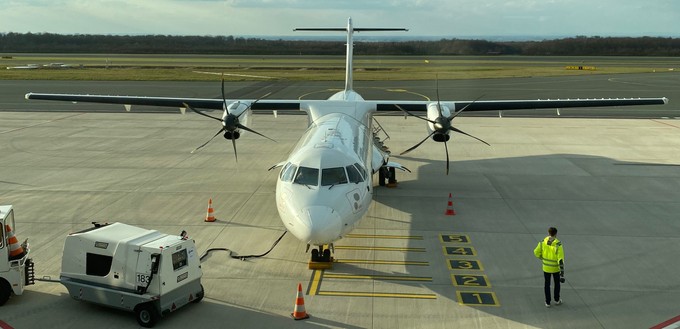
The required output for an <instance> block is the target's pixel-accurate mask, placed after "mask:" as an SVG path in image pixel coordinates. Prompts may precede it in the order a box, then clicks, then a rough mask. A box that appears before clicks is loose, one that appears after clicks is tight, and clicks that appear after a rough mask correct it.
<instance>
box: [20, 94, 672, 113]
mask: <svg viewBox="0 0 680 329" xmlns="http://www.w3.org/2000/svg"><path fill="white" fill-rule="evenodd" d="M25 97H26V99H29V100H50V101H65V102H87V103H104V104H123V105H126V109H128V110H129V106H131V105H147V106H163V107H177V108H184V105H183V104H184V103H186V104H188V105H189V106H192V107H195V108H203V109H214V110H221V109H222V107H223V101H222V100H221V99H213V98H178V97H146V96H108V95H80V94H46V93H27V94H26V96H25ZM234 101H237V100H230V99H227V100H226V102H227V104H229V103H231V102H234ZM239 101H243V102H253V101H254V100H239ZM316 102H324V101H322V100H313V101H304V100H268V99H263V100H259V101H258V102H257V103H255V104H253V106H252V109H253V110H299V109H301V107H303V106H305V105H304V104H307V103H316ZM366 102H367V103H370V104H373V105H374V106H375V109H376V110H377V111H398V108H397V107H396V106H395V105H399V106H401V107H402V108H403V109H406V110H407V111H425V110H426V109H427V104H430V103H433V101H393V100H391V101H390V100H380V101H366ZM667 103H668V98H665V97H656V98H598V99H592V98H588V99H537V100H489V101H459V102H458V101H457V102H453V101H441V104H442V105H444V106H448V107H449V108H450V109H452V110H453V109H455V111H460V110H461V109H463V108H465V112H474V111H503V110H520V109H521V110H526V109H554V108H568V107H609V106H631V105H663V104H667Z"/></svg>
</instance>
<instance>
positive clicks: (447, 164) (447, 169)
mask: <svg viewBox="0 0 680 329" xmlns="http://www.w3.org/2000/svg"><path fill="white" fill-rule="evenodd" d="M446 144H448V142H444V150H445V151H446V174H447V175H448V174H449V147H448V146H447V145H446Z"/></svg>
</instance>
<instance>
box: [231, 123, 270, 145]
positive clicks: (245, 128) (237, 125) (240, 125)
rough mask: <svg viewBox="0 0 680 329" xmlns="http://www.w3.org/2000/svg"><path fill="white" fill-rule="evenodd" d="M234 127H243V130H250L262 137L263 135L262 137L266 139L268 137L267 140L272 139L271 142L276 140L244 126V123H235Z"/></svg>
mask: <svg viewBox="0 0 680 329" xmlns="http://www.w3.org/2000/svg"><path fill="white" fill-rule="evenodd" d="M236 127H237V128H241V129H243V130H245V131H250V132H251V133H253V134H257V135H260V136H262V137H264V138H266V139H268V140H270V141H272V142H276V141H275V140H273V139H271V138H269V137H267V136H265V135H262V134H260V133H258V132H257V131H255V130H252V129H250V128H248V127H246V126H244V125H242V124H240V123H239V124H236Z"/></svg>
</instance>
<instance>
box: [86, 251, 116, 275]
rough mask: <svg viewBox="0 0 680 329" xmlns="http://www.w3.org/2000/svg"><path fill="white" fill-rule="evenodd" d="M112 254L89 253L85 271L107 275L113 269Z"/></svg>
mask: <svg viewBox="0 0 680 329" xmlns="http://www.w3.org/2000/svg"><path fill="white" fill-rule="evenodd" d="M112 262H113V257H112V256H105V255H98V254H92V253H89V252H88V253H87V255H86V258H85V273H86V274H87V275H95V276H106V275H107V274H109V272H110V271H111V263H112Z"/></svg>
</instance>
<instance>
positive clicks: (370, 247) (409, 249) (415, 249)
mask: <svg viewBox="0 0 680 329" xmlns="http://www.w3.org/2000/svg"><path fill="white" fill-rule="evenodd" d="M335 249H345V250H379V251H413V252H425V248H400V247H372V246H335Z"/></svg>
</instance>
